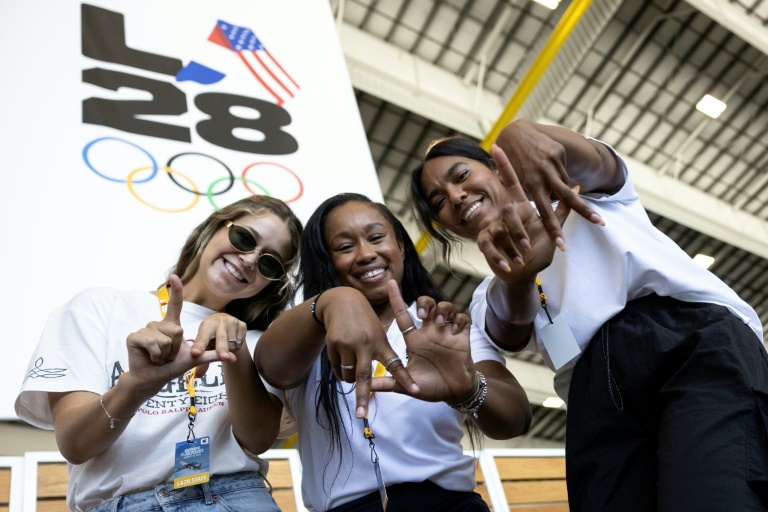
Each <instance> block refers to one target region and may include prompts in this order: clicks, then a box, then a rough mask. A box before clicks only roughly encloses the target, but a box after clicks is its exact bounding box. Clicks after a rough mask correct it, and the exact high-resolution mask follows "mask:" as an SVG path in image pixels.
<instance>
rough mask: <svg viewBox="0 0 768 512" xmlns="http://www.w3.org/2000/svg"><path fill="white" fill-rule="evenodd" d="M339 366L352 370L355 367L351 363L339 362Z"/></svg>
mask: <svg viewBox="0 0 768 512" xmlns="http://www.w3.org/2000/svg"><path fill="white" fill-rule="evenodd" d="M339 366H340V367H341V369H342V370H354V369H355V365H353V364H340V365H339Z"/></svg>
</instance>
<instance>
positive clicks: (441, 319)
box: [435, 315, 445, 325]
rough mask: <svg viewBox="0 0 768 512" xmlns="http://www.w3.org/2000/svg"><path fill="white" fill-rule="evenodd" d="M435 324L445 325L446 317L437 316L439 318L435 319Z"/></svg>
mask: <svg viewBox="0 0 768 512" xmlns="http://www.w3.org/2000/svg"><path fill="white" fill-rule="evenodd" d="M435 323H436V324H437V325H445V317H444V316H443V315H437V318H435Z"/></svg>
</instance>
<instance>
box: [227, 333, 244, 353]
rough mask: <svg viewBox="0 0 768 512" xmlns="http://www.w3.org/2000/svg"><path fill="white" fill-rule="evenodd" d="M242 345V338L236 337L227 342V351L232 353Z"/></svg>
mask: <svg viewBox="0 0 768 512" xmlns="http://www.w3.org/2000/svg"><path fill="white" fill-rule="evenodd" d="M242 345H243V338H241V337H240V336H238V337H237V339H236V340H229V350H230V351H231V352H234V351H235V350H237V349H239V348H240V347H241V346H242Z"/></svg>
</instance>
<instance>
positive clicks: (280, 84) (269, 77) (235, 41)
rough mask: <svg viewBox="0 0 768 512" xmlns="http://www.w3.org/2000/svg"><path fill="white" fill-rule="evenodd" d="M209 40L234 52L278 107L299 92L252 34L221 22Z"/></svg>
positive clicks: (246, 29) (297, 85)
mask: <svg viewBox="0 0 768 512" xmlns="http://www.w3.org/2000/svg"><path fill="white" fill-rule="evenodd" d="M208 40H209V41H211V42H212V43H216V44H218V45H221V46H223V47H224V48H227V49H228V50H232V51H233V52H235V53H236V54H237V55H238V57H240V60H241V61H242V62H243V64H245V66H246V67H247V68H248V70H249V71H250V72H251V74H252V75H253V76H254V77H255V78H256V80H258V81H259V83H260V84H261V85H262V86H263V87H264V89H266V90H267V92H269V94H271V95H272V97H273V98H274V99H275V103H277V104H278V105H282V104H283V103H284V102H285V100H286V99H288V98H293V97H294V96H295V94H296V93H297V92H298V90H299V89H300V87H299V84H297V83H296V82H295V81H294V80H293V78H291V75H289V74H288V72H287V71H286V70H285V69H284V68H283V66H281V65H280V63H279V62H277V60H276V59H275V58H274V57H273V56H272V54H271V53H269V50H267V48H266V47H265V46H264V44H263V43H262V42H261V41H260V40H259V38H258V37H256V34H255V33H254V32H253V30H251V29H249V28H245V27H238V26H237V25H233V24H231V23H227V22H226V21H222V20H219V21H218V22H217V23H216V27H215V28H214V29H213V32H211V35H210V37H208Z"/></svg>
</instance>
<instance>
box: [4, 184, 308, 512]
mask: <svg viewBox="0 0 768 512" xmlns="http://www.w3.org/2000/svg"><path fill="white" fill-rule="evenodd" d="M301 230H302V228H301V223H300V222H299V220H298V219H297V218H296V216H295V215H294V214H293V212H291V210H290V208H289V207H288V206H287V205H286V204H285V203H283V202H282V201H280V200H277V199H272V198H269V197H264V196H252V197H248V198H246V199H242V200H240V201H238V202H236V203H233V204H231V205H229V206H227V207H224V208H222V209H220V210H218V211H215V212H214V213H212V214H211V215H210V216H209V217H208V218H207V219H206V220H205V221H203V222H202V223H201V224H200V225H199V226H197V228H195V229H194V230H193V231H192V233H191V234H190V235H189V237H188V239H187V241H186V243H185V245H184V247H183V249H182V250H181V255H180V257H179V259H178V262H177V263H176V265H175V266H174V267H173V269H172V271H171V275H170V278H169V280H168V283H167V284H164V285H163V286H161V287H160V288H159V290H158V292H146V291H134V292H124V291H118V290H114V289H107V288H95V289H90V290H86V291H84V292H81V293H80V294H78V295H77V296H76V297H74V298H73V299H72V300H71V301H70V302H68V303H67V304H65V305H63V306H61V307H60V308H58V309H57V310H55V311H53V312H52V313H51V315H50V317H49V319H48V322H47V325H46V327H45V330H44V332H43V335H42V338H41V341H40V344H39V346H38V348H37V350H36V352H35V354H34V356H33V358H32V362H31V365H30V371H29V374H28V376H27V378H26V379H25V381H24V384H23V387H22V390H21V393H20V395H19V397H18V399H17V401H16V412H17V414H18V415H19V417H21V418H22V419H24V420H25V421H27V422H29V423H31V424H33V425H36V426H38V427H41V428H49V429H50V428H53V429H54V430H55V432H56V440H57V443H58V445H59V449H60V450H61V453H62V454H63V455H64V457H65V458H66V459H67V460H68V461H69V462H70V464H69V470H70V474H69V489H68V493H67V504H68V506H69V508H70V509H72V510H78V511H85V510H90V511H97V512H106V511H110V512H115V511H127V510H131V511H132V510H143V511H161V510H162V511H168V510H184V511H190V510H192V511H195V510H207V511H216V510H222V511H232V510H243V511H246V510H247V511H278V510H279V509H278V508H277V505H276V504H275V502H274V500H273V499H272V497H271V494H270V490H269V489H268V488H267V486H266V485H265V480H264V477H263V475H265V474H266V469H267V463H266V462H265V461H264V460H262V459H260V458H259V457H257V455H258V454H260V453H263V452H264V451H265V450H267V449H268V448H269V447H270V446H271V445H272V443H273V442H274V440H275V438H276V436H277V435H278V430H279V428H280V424H281V423H280V418H281V412H282V406H281V404H280V402H279V400H277V399H276V398H275V397H274V396H273V395H271V394H269V393H268V392H267V390H266V388H265V387H264V385H263V383H262V381H261V380H260V378H259V377H258V374H257V373H256V370H255V367H254V366H253V360H252V358H251V356H250V354H249V350H248V349H247V348H246V349H243V350H239V348H240V346H241V345H242V344H243V343H245V341H246V339H247V341H250V342H251V345H253V343H254V342H255V340H256V338H257V337H258V334H259V333H258V330H264V329H266V327H267V325H268V324H269V323H270V322H271V321H272V320H273V319H274V318H275V317H276V316H277V315H278V314H279V313H280V312H281V311H282V310H283V309H284V307H285V306H286V304H287V303H288V301H289V298H290V295H291V294H292V286H291V283H290V280H289V279H288V277H287V276H289V275H290V273H291V271H292V269H293V268H294V267H295V265H296V262H297V259H298V249H299V241H300V237H301ZM166 308H167V309H166ZM163 309H164V310H165V311H162V310H163ZM148 320H151V321H150V322H149V323H148V324H146V327H144V328H141V329H138V330H137V328H138V327H139V326H141V325H144V324H145V323H146V322H147V321H148ZM185 340H187V341H185ZM206 368H207V371H205V369H206ZM193 369H195V370H194V371H195V372H196V375H193V374H191V370H193ZM203 374H204V375H203ZM38 377H45V378H38ZM186 377H188V378H186ZM191 396H196V399H195V403H196V408H195V409H191V408H190V407H189V406H190V397H191ZM205 457H207V458H208V462H207V463H206V462H205ZM190 473H192V474H196V473H202V475H200V476H196V477H194V479H193V478H192V477H190V476H189V474H190ZM206 474H207V475H208V476H209V477H210V481H209V482H205V481H206ZM185 475H186V477H184V476H185ZM175 480H176V481H178V482H179V483H181V484H187V483H189V482H190V481H191V482H193V483H194V482H195V481H200V482H205V483H200V484H194V485H190V486H186V487H181V488H178V489H175V488H174V481H175Z"/></svg>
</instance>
